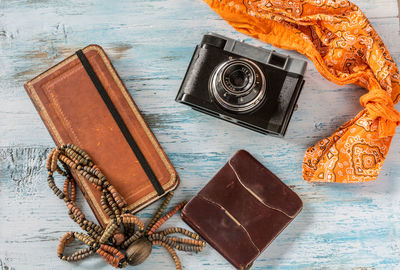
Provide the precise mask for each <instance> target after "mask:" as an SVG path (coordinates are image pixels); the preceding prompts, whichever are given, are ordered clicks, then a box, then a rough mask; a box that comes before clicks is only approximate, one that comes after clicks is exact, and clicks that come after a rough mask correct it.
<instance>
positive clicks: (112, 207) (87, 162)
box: [46, 144, 205, 270]
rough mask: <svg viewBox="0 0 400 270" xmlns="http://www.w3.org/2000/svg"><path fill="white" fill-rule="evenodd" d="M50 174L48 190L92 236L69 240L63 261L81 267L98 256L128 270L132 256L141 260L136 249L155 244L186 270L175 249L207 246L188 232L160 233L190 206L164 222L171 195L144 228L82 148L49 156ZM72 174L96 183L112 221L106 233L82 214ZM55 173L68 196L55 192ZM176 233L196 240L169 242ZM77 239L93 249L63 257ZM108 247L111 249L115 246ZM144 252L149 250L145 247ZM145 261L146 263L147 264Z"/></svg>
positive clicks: (60, 252)
mask: <svg viewBox="0 0 400 270" xmlns="http://www.w3.org/2000/svg"><path fill="white" fill-rule="evenodd" d="M60 165H61V167H62V168H61V167H60ZM46 168H47V170H48V179H47V181H48V184H49V187H50V188H51V189H52V190H53V192H54V193H55V194H56V196H58V197H59V198H60V199H64V201H65V203H66V205H67V207H68V214H69V216H70V217H71V219H72V220H74V221H75V222H76V223H78V225H79V226H80V227H81V228H82V229H83V230H85V231H86V232H87V233H88V235H86V234H83V233H77V232H68V233H66V234H64V236H63V237H62V238H61V239H60V243H59V245H58V247H57V255H58V257H60V259H62V260H66V261H78V260H82V259H84V258H86V257H89V256H91V255H93V254H94V253H98V254H99V255H100V256H102V257H103V258H104V259H105V260H106V262H107V263H109V264H110V265H112V266H113V267H118V268H123V267H126V266H127V265H128V261H131V257H132V256H133V257H135V256H136V255H137V254H136V253H135V252H136V251H135V248H138V246H140V244H141V243H146V242H147V243H150V242H151V243H152V244H154V245H161V246H163V247H165V248H166V249H167V251H168V252H169V253H170V254H171V256H172V258H173V260H174V262H175V266H176V269H177V270H180V269H182V267H181V263H180V261H179V258H178V256H177V254H176V252H175V250H174V249H173V248H176V249H177V250H183V251H195V252H198V251H201V250H202V248H203V246H205V242H203V241H201V240H199V236H198V235H197V234H195V233H192V232H190V231H188V230H185V229H183V228H167V229H165V230H164V231H162V232H156V231H157V229H158V228H159V227H161V226H162V225H163V223H165V222H166V221H167V220H168V219H169V218H170V217H172V216H173V215H174V214H175V213H176V212H178V211H179V210H180V209H182V207H183V206H184V205H185V202H183V203H180V204H178V205H177V206H175V207H174V208H173V209H172V210H171V211H169V212H168V213H167V214H166V215H165V216H163V217H162V218H160V217H161V215H162V213H163V212H164V210H165V208H166V207H167V205H168V204H169V202H170V200H171V198H172V196H173V193H172V192H170V193H168V194H167V195H166V197H165V200H164V202H163V203H162V204H161V206H160V207H159V209H158V211H157V212H156V214H155V215H154V217H153V218H152V220H151V221H150V223H149V224H148V226H147V227H146V228H145V225H144V223H143V222H142V221H141V220H140V219H139V218H137V217H136V216H134V215H132V214H130V213H129V212H128V210H127V209H126V205H127V204H126V202H125V200H124V198H123V197H122V196H121V195H120V194H119V193H118V192H117V190H116V189H115V187H113V186H112V185H111V184H110V183H109V182H108V181H107V179H106V177H105V176H104V175H103V174H102V172H101V171H100V169H99V168H98V167H97V166H96V165H94V164H93V162H92V159H91V158H90V157H89V155H88V154H86V153H85V152H84V151H83V150H81V149H80V148H78V147H77V146H75V145H72V144H67V145H62V146H59V147H57V148H55V149H53V150H52V151H51V152H50V153H49V156H48V159H47V161H46ZM71 169H74V170H76V173H77V174H79V175H81V176H82V177H84V178H85V179H87V180H88V182H90V183H92V184H93V185H94V186H95V187H96V188H97V189H98V190H99V191H100V192H101V194H102V195H101V205H102V207H103V210H104V211H105V212H106V214H107V215H108V216H109V217H110V219H111V221H110V222H109V223H108V224H107V227H106V228H105V229H103V228H101V227H100V226H99V225H97V224H95V223H93V222H92V221H89V220H87V219H86V217H85V215H84V214H83V212H82V211H81V210H80V209H79V207H78V206H77V204H76V203H75V200H76V183H75V181H74V179H73V178H72V175H71ZM54 172H58V173H59V174H60V175H62V176H64V177H66V180H65V182H64V187H63V190H60V189H59V188H58V187H57V186H56V184H55V182H54V176H53V173H54ZM121 226H122V227H123V231H122V232H123V233H122V232H121V231H120V228H121ZM174 233H181V234H183V235H186V236H188V237H190V238H192V239H185V238H178V237H168V236H167V235H169V234H174ZM146 238H147V239H146ZM74 239H77V240H79V241H81V242H83V243H84V244H86V245H87V246H88V247H87V248H83V249H81V250H78V251H76V252H74V253H72V254H71V255H69V256H66V255H64V254H63V253H64V249H65V247H66V246H67V245H68V244H69V243H71V242H72V241H73V240H74ZM143 240H144V242H143ZM141 241H142V242H141ZM148 241H150V242H148ZM105 243H110V245H107V244H105ZM115 247H121V248H123V249H126V248H128V247H129V248H128V249H127V252H128V251H129V252H130V253H131V255H129V256H128V258H129V260H126V259H125V256H124V255H123V254H122V253H121V252H120V251H119V250H118V249H116V248H115ZM132 248H133V249H132ZM141 248H142V249H145V248H144V247H141ZM147 248H148V247H147ZM129 252H128V253H129ZM132 252H133V253H132ZM141 252H142V253H143V252H144V253H146V252H147V253H148V254H150V252H151V245H150V249H149V250H145V251H144V250H141ZM144 253H143V254H144ZM135 254H136V255H135ZM148 254H147V256H148ZM147 256H146V257H147ZM146 257H144V258H142V259H143V260H144V259H145V258H146ZM133 262H137V260H132V263H133Z"/></svg>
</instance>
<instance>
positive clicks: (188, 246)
mask: <svg viewBox="0 0 400 270" xmlns="http://www.w3.org/2000/svg"><path fill="white" fill-rule="evenodd" d="M149 240H150V241H155V240H157V241H161V242H164V243H165V244H167V245H169V246H171V247H173V248H176V249H177V250H182V251H193V252H200V251H202V249H203V242H202V241H198V240H194V239H182V238H173V237H166V236H164V235H161V234H158V233H155V234H152V235H150V236H149ZM179 242H180V243H179Z"/></svg>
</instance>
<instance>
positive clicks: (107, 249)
mask: <svg viewBox="0 0 400 270" xmlns="http://www.w3.org/2000/svg"><path fill="white" fill-rule="evenodd" d="M96 252H97V254H99V255H100V256H101V257H103V258H104V260H105V261H106V262H107V263H109V264H110V265H111V266H113V267H115V268H122V267H126V266H127V264H126V262H125V256H124V255H123V254H122V253H121V252H120V251H119V250H118V249H116V248H114V247H112V246H109V245H105V244H101V245H100V248H99V249H97V251H96Z"/></svg>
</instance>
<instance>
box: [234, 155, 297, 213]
mask: <svg viewBox="0 0 400 270" xmlns="http://www.w3.org/2000/svg"><path fill="white" fill-rule="evenodd" d="M228 164H229V166H230V167H231V169H232V171H233V172H234V173H235V176H236V179H237V180H238V182H239V183H240V184H241V185H242V186H243V187H244V188H245V189H246V190H247V192H249V193H250V194H251V195H252V196H253V197H254V198H256V199H257V201H259V202H260V203H262V204H263V205H264V206H266V207H268V208H270V209H272V210H275V211H278V212H280V213H282V214H284V215H285V216H287V217H288V218H290V219H293V218H294V217H295V216H296V215H297V213H298V212H296V214H295V215H294V216H291V215H288V214H287V213H286V212H285V211H283V210H281V209H279V208H275V207H272V206H271V205H269V204H267V203H265V202H264V201H263V200H262V199H261V198H260V197H259V196H258V195H257V194H256V193H254V191H252V190H251V189H250V188H249V187H247V186H246V185H245V184H243V182H242V181H241V180H240V177H239V174H238V173H237V172H236V171H235V169H234V168H233V166H232V164H231V161H230V160H229V162H228Z"/></svg>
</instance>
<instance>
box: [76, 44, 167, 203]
mask: <svg viewBox="0 0 400 270" xmlns="http://www.w3.org/2000/svg"><path fill="white" fill-rule="evenodd" d="M76 54H77V55H78V58H79V60H81V63H82V65H83V67H84V68H85V70H86V72H87V74H88V75H89V77H90V79H91V80H92V82H93V84H94V86H95V87H96V89H97V91H98V92H99V94H100V96H101V98H102V99H103V101H104V103H105V104H106V106H107V108H108V110H109V111H110V113H111V115H112V116H113V118H114V120H115V122H117V124H118V127H119V129H120V130H121V132H122V134H124V137H125V139H126V141H127V142H128V144H129V146H130V147H131V149H132V151H133V153H134V154H135V156H136V158H137V159H138V161H139V163H140V165H142V168H143V170H144V172H145V173H146V175H147V177H148V178H149V179H150V181H151V183H152V184H153V186H154V188H155V190H156V191H157V193H158V195H159V196H161V195H162V194H164V192H165V191H164V189H163V187H162V186H161V184H160V182H159V181H158V179H157V177H156V176H155V174H154V172H153V170H152V169H151V167H150V165H149V163H148V162H147V160H146V158H145V157H144V155H143V153H142V151H140V148H139V146H138V145H137V143H136V142H135V140H134V139H133V137H132V134H131V133H130V132H129V130H128V127H127V126H126V124H125V122H124V121H123V120H122V117H121V115H120V114H119V113H118V111H117V109H116V108H115V106H114V104H113V103H112V101H111V98H110V96H109V95H108V94H107V92H106V90H105V89H104V87H103V85H102V84H101V82H100V80H99V77H97V75H96V73H95V72H94V70H93V68H92V66H91V65H90V63H89V60H88V59H87V58H86V56H85V54H84V53H83V52H82V50H79V51H77V52H76Z"/></svg>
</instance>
